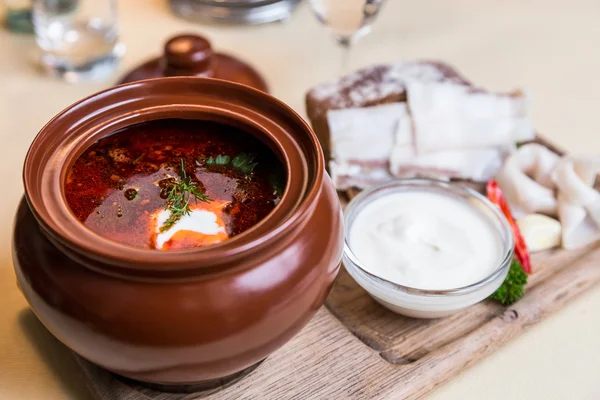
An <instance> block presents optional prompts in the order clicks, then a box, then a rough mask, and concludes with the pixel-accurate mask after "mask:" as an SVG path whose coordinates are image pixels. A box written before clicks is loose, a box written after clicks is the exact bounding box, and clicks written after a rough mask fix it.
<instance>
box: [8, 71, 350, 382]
mask: <svg viewBox="0 0 600 400" xmlns="http://www.w3.org/2000/svg"><path fill="white" fill-rule="evenodd" d="M23 176H24V186H25V196H24V199H23V201H22V202H21V205H20V206H19V209H18V211H17V217H16V221H15V229H14V238H13V239H14V240H13V246H14V265H15V271H16V275H17V280H18V282H19V286H20V287H21V290H22V291H23V294H24V295H25V297H26V299H27V301H28V302H29V304H30V305H31V308H32V309H33V311H34V312H35V314H36V315H37V317H38V318H39V319H40V321H41V322H42V323H43V324H44V325H45V326H46V327H47V328H48V330H49V331H50V332H51V333H52V334H53V335H54V336H56V337H57V338H58V339H59V340H60V341H62V342H63V343H64V344H65V345H66V346H67V347H69V348H70V349H71V350H73V351H74V352H76V353H77V354H79V355H80V356H82V357H83V358H85V359H87V360H89V361H91V362H92V363H95V364H97V365H99V366H100V367H102V368H105V369H107V370H109V371H111V372H114V373H116V374H118V375H122V376H124V377H127V378H130V379H134V380H137V381H141V382H144V383H148V384H151V385H159V386H160V388H161V389H164V390H175V391H177V390H190V388H193V389H205V388H211V387H215V386H220V385H223V384H224V383H226V382H229V381H233V380H235V379H239V378H241V377H242V376H244V374H246V373H247V372H248V371H250V370H251V369H252V368H254V367H256V366H257V365H258V364H259V363H260V362H261V361H262V360H264V359H265V358H266V357H267V356H269V354H271V353H272V352H273V351H275V350H276V349H277V348H279V347H280V346H282V345H283V344H284V343H286V342H287V341H288V340H289V339H291V338H292V337H293V336H294V335H295V334H296V333H298V332H299V331H300V330H301V329H302V327H303V326H304V325H306V324H307V323H308V321H309V320H310V319H311V318H312V316H313V315H314V314H315V312H316V311H317V310H318V308H319V307H320V306H321V305H322V304H323V303H324V301H325V298H326V296H327V294H328V292H329V290H330V288H331V285H332V284H333V280H334V279H335V276H336V274H337V272H338V270H339V266H340V260H341V255H342V248H343V233H342V232H343V229H342V217H341V210H340V204H339V201H338V198H337V194H336V191H335V189H334V188H333V185H332V184H331V181H330V179H329V177H328V176H327V173H326V172H325V169H324V159H323V154H322V151H321V148H320V147H319V144H318V141H317V139H316V137H315V135H314V133H313V132H312V131H311V129H310V128H309V127H308V125H307V124H306V123H305V122H304V121H303V120H302V118H301V117H299V116H298V115H297V114H296V113H295V112H294V111H292V110H291V109H290V108H289V107H288V106H286V105H285V104H283V103H282V102H280V101H279V100H277V99H275V98H273V97H271V96H269V95H267V94H265V93H263V92H260V91H257V90H254V89H251V88H249V87H246V86H243V85H237V84H233V83H229V82H225V81H219V80H212V79H204V78H193V77H177V78H161V79H154V80H149V81H141V82H136V83H132V84H127V85H122V86H118V87H115V88H111V89H108V90H106V91H103V92H100V93H97V94H95V95H93V96H90V97H88V98H86V99H84V100H81V101H79V102H78V103H76V104H74V105H72V106H71V107H69V108H67V109H66V110H64V111H62V112H61V113H60V114H58V115H57V116H56V117H55V118H53V119H52V120H51V121H50V122H49V123H48V124H47V125H46V126H45V127H43V128H42V130H41V131H40V132H39V134H38V135H37V137H36V138H35V140H34V142H33V144H32V146H31V148H30V150H29V152H28V154H27V157H26V160H25V165H24V171H23Z"/></svg>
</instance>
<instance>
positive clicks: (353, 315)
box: [75, 140, 600, 400]
mask: <svg viewBox="0 0 600 400" xmlns="http://www.w3.org/2000/svg"><path fill="white" fill-rule="evenodd" d="M538 142H541V143H543V144H545V145H547V146H548V147H550V148H552V149H553V150H555V151H557V152H560V150H557V149H555V148H554V147H553V146H551V145H550V144H548V143H547V142H545V141H543V140H538ZM470 186H472V187H474V188H476V189H478V190H482V189H483V188H482V186H481V185H479V186H477V185H470ZM358 192H359V191H358V190H349V191H347V192H346V193H341V194H340V199H341V200H342V203H343V204H346V203H347V201H348V200H349V199H351V198H352V197H354V196H356V195H357V194H358ZM532 264H533V268H534V272H533V274H532V275H530V277H529V283H528V285H527V291H526V294H525V296H524V297H523V298H522V299H521V300H519V301H518V302H517V303H515V304H514V305H512V306H511V307H503V306H501V305H499V304H497V303H494V302H492V301H484V302H481V303H479V304H476V305H474V306H471V307H469V308H467V309H465V310H463V311H461V312H459V313H457V314H454V315H452V316H449V317H447V318H442V319H437V320H418V319H412V318H408V317H403V316H400V315H397V314H394V313H392V312H391V311H389V310H388V309H386V308H384V307H383V306H381V305H379V304H378V303H376V302H375V301H374V300H373V299H372V298H371V297H370V296H369V295H368V294H367V293H366V292H365V291H364V290H363V289H362V288H361V287H360V286H359V285H358V284H357V283H356V282H355V281H354V280H353V279H352V278H351V277H350V275H349V274H348V273H347V272H346V270H345V269H342V270H341V271H340V274H339V276H338V277H337V279H336V281H335V284H334V286H333V288H332V291H331V293H330V294H329V297H328V298H327V301H326V307H323V308H321V310H319V312H318V313H317V315H316V316H315V317H314V318H313V320H312V321H311V322H310V323H309V324H308V326H307V327H306V328H304V330H302V332H300V334H298V335H297V336H296V337H295V338H294V339H293V340H292V341H291V342H289V343H288V344H286V345H285V346H284V347H283V348H282V349H280V350H278V351H277V352H275V353H274V354H272V355H271V356H270V357H269V358H267V359H266V361H265V362H263V363H262V364H261V365H260V366H259V367H258V368H257V369H255V370H254V371H252V372H251V373H250V374H249V375H248V376H246V377H245V378H244V379H242V380H241V381H239V382H236V383H234V384H232V385H231V386H229V387H226V388H222V389H217V390H212V391H208V392H203V393H194V394H174V393H162V392H158V391H154V390H151V389H148V388H145V387H143V386H140V385H138V384H135V383H131V382H127V381H123V380H121V379H119V378H117V377H115V376H114V375H113V374H111V373H109V372H107V371H104V370H102V369H100V368H98V367H96V366H94V365H92V364H90V363H89V362H87V361H86V360H83V359H81V358H80V357H78V356H77V355H75V358H76V360H77V362H78V363H79V365H80V366H81V368H82V370H83V372H84V375H85V377H86V381H87V384H88V387H89V389H90V390H91V392H92V394H93V395H94V396H95V397H96V398H98V399H103V400H190V399H232V400H233V399H236V400H237V399H241V400H247V399H257V398H259V399H276V400H304V399H318V400H321V399H332V400H333V399H344V400H345V399H410V400H412V399H418V398H421V397H423V396H424V395H426V394H427V393H428V392H429V391H431V390H432V389H433V388H435V387H436V386H439V385H441V384H443V383H445V382H447V381H449V380H450V379H452V378H453V377H454V376H456V375H458V374H459V373H460V372H461V371H463V370H464V369H465V368H468V367H469V366H470V365H472V364H474V363H476V362H477V361H479V360H481V359H483V358H484V357H485V356H487V355H488V354H490V353H492V352H493V351H495V350H496V349H498V348H499V347H501V346H502V345H503V344H504V343H506V342H508V341H509V340H511V339H512V338H515V337H517V336H519V335H520V334H521V333H523V332H524V331H526V330H527V329H528V328H529V327H530V326H532V325H533V324H535V323H537V322H539V321H541V320H543V319H544V318H545V317H546V316H547V315H549V314H550V313H552V312H554V311H556V310H558V309H560V308H561V307H562V306H564V305H565V304H567V303H568V302H569V301H570V300H571V299H573V298H574V297H575V296H577V295H579V294H581V293H583V292H584V291H586V290H587V289H589V288H590V287H592V286H593V285H595V284H596V283H598V282H600V243H599V244H596V245H593V246H590V247H587V248H585V249H580V250H572V251H566V250H562V249H556V250H551V251H546V252H543V253H537V254H534V255H533V257H532Z"/></svg>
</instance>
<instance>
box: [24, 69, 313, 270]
mask: <svg viewBox="0 0 600 400" xmlns="http://www.w3.org/2000/svg"><path fill="white" fill-rule="evenodd" d="M173 100H178V101H173ZM169 101H171V102H169ZM161 116H162V118H161ZM181 116H184V117H185V116H187V117H188V118H187V119H207V120H211V121H217V122H221V123H222V122H225V123H227V124H230V125H234V126H238V127H240V126H242V127H243V128H242V129H243V130H245V131H246V132H249V133H250V134H255V136H256V134H258V135H262V136H263V138H260V137H259V139H261V140H263V141H264V142H265V143H266V144H268V145H269V146H270V147H271V148H273V147H275V149H273V150H274V151H275V153H278V156H280V157H281V158H282V162H283V164H284V165H285V167H286V170H287V184H286V189H285V191H284V194H283V196H282V199H281V201H280V202H279V204H278V205H277V206H276V207H275V208H274V210H273V211H271V213H269V215H267V216H266V217H265V218H263V219H262V220H261V221H260V222H259V223H258V224H256V225H254V226H253V227H252V228H250V229H249V230H247V231H245V232H243V233H242V234H240V235H237V236H235V237H234V238H231V239H229V240H227V241H225V242H223V243H221V244H217V245H213V246H209V247H206V248H197V249H185V250H169V251H164V252H162V251H157V250H154V249H146V248H141V247H135V246H130V245H126V244H122V243H119V242H116V241H112V240H110V239H108V238H105V237H103V236H101V235H99V234H98V233H95V232H93V231H92V230H90V229H88V228H86V227H85V226H84V225H83V224H82V223H81V222H80V221H79V220H77V218H76V217H75V215H74V214H73V213H72V211H71V209H70V207H69V206H68V204H67V203H66V199H65V197H64V181H65V179H66V174H67V172H68V169H69V167H70V166H71V165H72V163H73V162H74V161H75V159H76V158H77V157H78V156H79V155H80V154H81V152H83V151H85V149H86V148H88V147H89V146H90V145H91V144H92V143H94V142H95V141H97V140H98V139H99V138H101V137H105V136H107V135H110V134H111V133H114V132H115V131H117V130H118V129H121V128H123V127H126V126H131V125H134V124H136V123H140V122H144V121H150V120H156V119H166V118H180V117H181ZM191 116H195V117H194V118H189V117H191ZM199 116H203V117H207V118H198V117H199ZM61 127H62V128H63V129H64V131H63V129H61ZM298 133H300V136H298ZM300 140H303V142H302V143H301V142H300ZM323 174H324V156H323V152H322V149H321V147H320V145H319V142H318V139H317V137H316V135H315V134H314V132H313V131H312V129H311V128H310V126H309V125H308V124H307V123H306V121H305V120H304V119H303V118H302V117H301V116H300V115H298V114H297V113H296V112H295V111H294V110H293V109H292V108H291V107H289V106H288V105H286V104H285V103H283V102H282V101H280V100H278V99H276V98H274V97H272V96H270V95H268V94H265V93H264V92H261V91H259V90H257V89H253V88H251V87H249V86H245V85H242V84H237V83H232V82H229V81H223V80H219V79H211V78H198V77H168V78H155V79H148V80H144V81H138V82H133V83H128V84H124V85H119V86H116V87H112V88H109V89H106V90H103V91H100V92H98V93H95V94H93V95H91V96H88V97H86V98H84V99H82V100H80V101H78V102H76V103H74V104H72V105H71V106H69V107H67V108H66V109H64V110H63V111H61V112H60V113H59V114H57V115H56V116H55V117H54V118H52V119H51V120H50V121H49V122H48V123H47V124H46V125H45V126H44V127H43V128H42V129H41V130H40V132H39V133H38V134H37V136H36V137H35V139H34V140H33V143H32V144H31V146H30V148H29V151H28V152H27V156H26V158H25V163H24V168H23V182H24V187H25V196H26V199H27V202H28V204H29V207H30V209H31V210H32V212H33V214H34V215H35V217H36V219H37V220H38V222H39V223H40V225H41V226H42V227H43V230H44V231H45V233H46V234H47V236H49V238H50V239H51V240H52V241H53V242H55V243H57V244H59V245H63V246H65V247H67V248H68V249H70V250H73V251H75V252H76V253H77V254H78V255H80V256H83V257H84V258H88V259H91V260H93V261H96V262H100V266H102V265H103V264H108V266H110V267H117V268H119V269H125V270H126V271H127V270H129V271H132V272H133V271H138V272H143V271H148V272H153V273H156V272H157V271H158V272H160V271H164V272H165V273H172V272H174V271H183V270H197V269H204V268H205V267H211V266H215V265H217V266H221V265H224V264H225V263H227V262H229V263H230V262H231V261H232V259H240V258H241V257H243V256H246V255H248V254H249V252H250V251H253V252H254V251H258V250H260V249H264V248H266V247H267V246H269V245H270V244H272V243H273V242H274V241H276V240H279V239H281V238H283V237H284V236H285V234H286V233H289V232H291V231H292V230H294V227H295V226H297V225H299V224H301V222H302V221H303V220H304V218H305V217H306V216H307V215H308V214H309V213H310V212H311V211H312V208H313V207H314V203H315V200H316V198H317V196H318V193H319V191H320V189H321V186H322V182H323ZM230 264H231V263H230ZM233 265H235V263H233Z"/></svg>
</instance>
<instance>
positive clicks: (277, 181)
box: [269, 168, 285, 197]
mask: <svg viewBox="0 0 600 400" xmlns="http://www.w3.org/2000/svg"><path fill="white" fill-rule="evenodd" d="M269 183H270V184H271V186H273V190H274V191H275V194H276V195H277V196H280V197H281V195H283V190H284V189H285V172H284V171H283V169H281V168H276V169H273V171H271V173H270V174H269Z"/></svg>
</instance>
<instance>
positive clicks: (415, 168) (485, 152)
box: [390, 146, 505, 182]
mask: <svg viewBox="0 0 600 400" xmlns="http://www.w3.org/2000/svg"><path fill="white" fill-rule="evenodd" d="M504 158H505V152H504V151H503V150H501V149H496V148H481V149H451V150H441V151H437V152H435V153H428V154H421V155H418V154H417V153H416V151H415V150H414V149H413V148H412V147H407V146H404V147H401V146H397V147H396V148H394V150H393V151H392V156H391V158H390V170H391V172H392V174H393V175H394V176H396V177H398V178H405V177H413V176H419V177H425V176H426V177H431V178H438V179H449V178H457V179H472V180H474V181H478V182H485V181H487V180H488V179H491V178H493V177H494V176H495V175H496V173H497V172H498V170H499V169H500V168H501V167H502V163H503V161H504Z"/></svg>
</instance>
